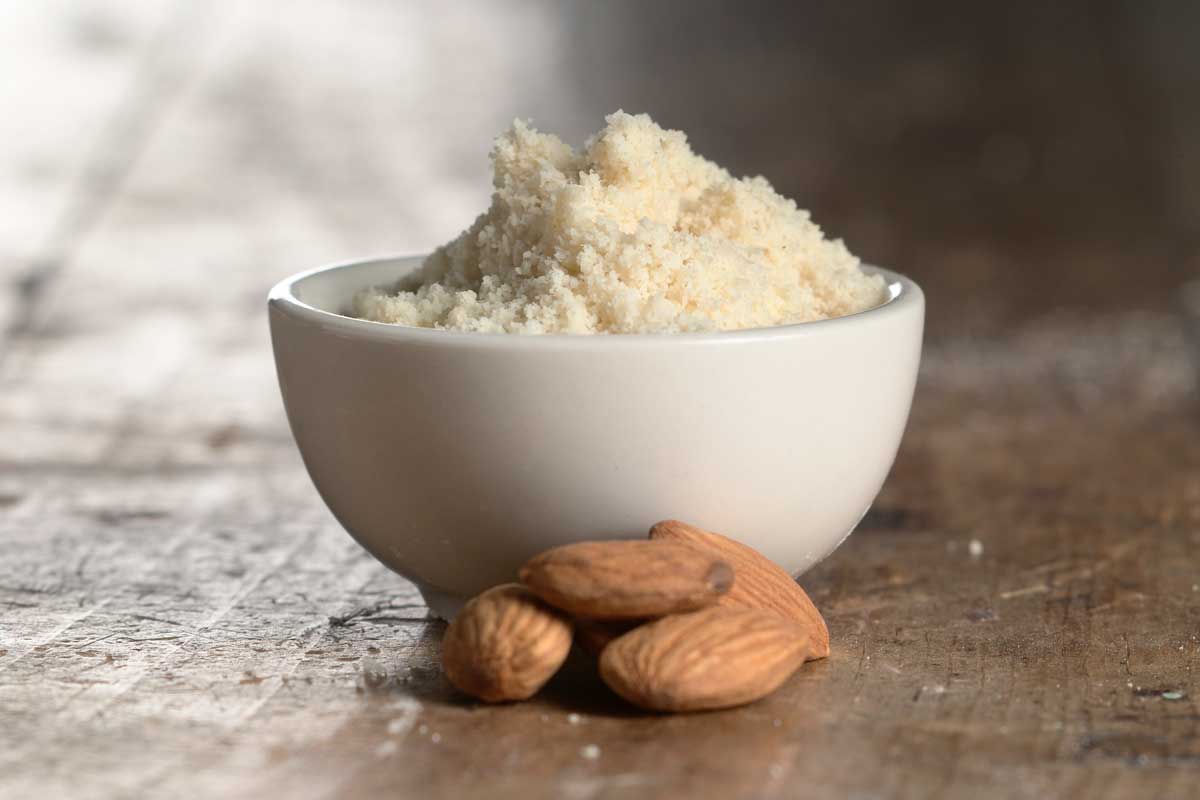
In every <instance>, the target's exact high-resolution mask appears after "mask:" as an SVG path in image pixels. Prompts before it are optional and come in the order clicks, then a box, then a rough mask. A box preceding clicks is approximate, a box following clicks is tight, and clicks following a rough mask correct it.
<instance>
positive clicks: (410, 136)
mask: <svg viewBox="0 0 1200 800" xmlns="http://www.w3.org/2000/svg"><path fill="white" fill-rule="evenodd" d="M1197 41H1200V6H1198V5H1197V4H1195V3H1190V2H1182V1H1181V2H1149V3H1147V2H1134V1H1133V0H1129V1H1127V2H1077V1H1075V2H1062V3H1049V4H1047V3H1032V2H1029V3H1026V2H1016V3H993V4H982V5H981V4H971V5H970V6H969V7H967V6H964V5H963V4H961V3H951V2H928V3H920V4H912V3H902V2H853V3H844V4H843V3H838V4H825V3H806V2H738V3H731V2H708V1H703V2H693V1H691V0H689V1H687V2H650V3H647V2H603V3H599V2H534V1H533V0H510V1H509V2H454V3H434V2H385V1H384V0H301V1H300V2H291V3H288V4H287V5H286V8H284V7H281V6H279V5H278V4H275V3H239V2H187V1H184V2H158V1H157V0H153V1H148V0H102V1H101V0H75V1H74V2H62V1H61V0H45V1H39V2H37V3H8V4H5V6H4V8H3V9H2V10H0V45H2V46H0V75H3V76H4V77H3V78H0V103H2V107H3V108H4V114H3V115H0V209H2V211H3V213H0V262H2V264H3V266H2V267H0V269H3V275H4V278H5V279H6V280H7V282H9V283H10V285H12V284H15V285H16V286H17V287H18V291H17V292H15V293H13V292H9V293H5V295H4V297H5V300H4V301H3V302H5V303H6V304H7V306H8V307H7V308H4V309H3V310H0V320H4V321H6V322H7V323H8V324H9V326H14V325H15V326H16V327H18V328H21V327H22V326H25V325H28V324H31V320H30V319H26V317H33V316H37V315H40V314H52V313H53V312H52V311H51V310H50V309H41V310H33V309H30V308H26V307H23V306H24V304H25V303H27V302H28V301H30V300H31V299H34V300H37V299H38V298H39V296H40V295H41V294H43V293H44V290H45V288H46V286H47V285H48V283H49V282H50V279H49V278H48V277H47V276H50V275H55V274H56V273H57V271H58V270H59V269H62V268H64V267H65V266H66V265H68V264H70V265H71V268H72V269H75V268H78V269H81V270H96V274H95V275H94V276H93V277H92V278H91V279H90V280H88V281H87V283H88V284H89V285H90V286H91V288H94V289H96V290H97V291H100V292H102V291H103V289H102V287H103V286H104V285H106V284H108V283H109V282H114V283H116V284H119V283H120V281H121V279H120V277H119V276H118V275H117V273H118V272H119V271H120V270H121V269H123V268H130V269H132V268H134V267H135V266H136V263H135V262H140V261H142V259H145V260H146V263H147V265H148V264H149V263H150V262H152V263H153V266H152V267H150V266H147V268H153V269H155V270H158V271H160V272H161V274H162V285H161V288H162V291H163V295H162V296H160V297H157V298H156V303H158V304H162V303H167V304H170V303H178V304H181V305H188V304H189V303H191V304H196V302H197V301H196V298H194V297H193V298H188V297H187V296H186V295H187V294H188V293H189V292H191V291H193V290H195V289H196V286H195V285H194V284H193V283H192V282H191V281H190V280H188V279H186V278H185V276H184V275H182V274H179V273H181V272H188V273H192V277H193V278H194V279H195V280H202V281H203V282H204V284H205V285H206V286H208V287H209V289H208V290H209V291H210V292H211V293H212V294H213V295H215V296H222V295H223V293H222V288H224V289H226V290H234V289H238V290H244V291H246V292H247V294H246V295H244V296H241V297H239V301H244V305H243V306H242V309H251V308H255V309H256V308H257V306H258V305H259V304H260V300H261V293H262V290H263V289H264V288H265V287H266V286H268V285H269V284H270V283H271V282H272V281H273V280H274V279H275V278H278V277H282V276H283V275H285V274H287V273H290V272H293V271H296V270H299V269H302V268H307V267H309V266H312V265H316V264H320V263H322V262H324V261H327V260H330V259H341V258H345V257H351V256H358V255H363V254H374V253H381V252H409V251H421V250H425V249H427V248H429V247H431V246H432V245H434V244H436V243H439V242H442V241H444V240H446V239H448V238H450V237H452V236H453V235H455V234H456V233H457V232H458V231H459V230H461V229H462V228H463V227H465V226H466V225H467V224H468V223H469V222H470V221H471V219H472V218H473V217H474V215H475V214H476V213H477V212H478V211H479V210H481V209H483V208H484V206H485V205H486V203H487V196H488V192H489V183H488V164H487V151H488V147H489V143H490V140H491V137H492V136H494V135H495V134H496V133H497V132H498V131H500V130H501V129H502V128H504V127H505V126H506V125H507V124H508V123H509V122H510V121H511V120H512V118H513V117H516V116H520V117H525V118H529V119H532V120H533V121H534V123H535V124H536V125H537V126H538V127H539V128H541V129H543V130H547V131H552V132H556V133H559V134H560V135H562V136H563V137H564V138H566V139H567V140H568V141H569V142H572V143H574V144H579V143H581V142H582V140H583V139H584V138H585V136H586V135H588V134H589V133H591V132H593V131H595V130H597V129H598V128H599V127H600V126H601V125H602V124H603V116H604V115H605V114H606V113H608V112H611V111H613V110H615V109H618V108H623V109H625V110H627V111H630V112H643V111H644V112H649V113H650V114H651V115H652V116H653V117H654V118H655V119H656V120H657V121H658V122H660V123H661V124H663V125H664V126H668V127H674V128H680V129H682V130H684V131H686V132H687V133H688V135H689V137H690V138H691V141H692V143H693V146H694V147H695V149H696V150H697V151H698V152H700V153H702V154H704V155H706V156H708V157H710V158H712V159H715V160H717V161H718V162H720V163H721V164H723V165H726V166H728V167H729V168H730V169H731V170H732V171H733V172H735V173H739V174H755V173H757V174H762V175H765V176H767V177H768V178H769V179H770V180H771V181H772V182H773V183H774V184H775V186H776V187H777V188H778V189H779V190H780V191H781V192H782V193H784V194H786V195H789V196H791V197H793V198H795V199H796V200H797V201H798V203H799V204H800V206H801V207H806V208H809V209H811V210H812V211H813V214H814V217H815V219H816V220H817V221H818V222H819V223H821V224H822V225H823V226H824V227H825V228H826V230H827V231H828V232H829V233H830V234H832V235H835V236H840V237H843V238H844V239H845V240H846V241H847V243H848V244H849V246H850V248H851V249H852V250H853V251H854V252H856V253H858V254H860V255H861V256H862V257H863V258H864V259H865V260H867V261H869V262H874V263H879V264H883V265H887V266H892V267H895V268H897V269H900V270H902V271H905V272H908V273H909V274H911V275H913V276H914V277H916V278H917V279H918V280H919V281H921V282H922V283H923V284H924V285H925V287H926V289H927V291H928V292H929V294H930V296H931V297H930V299H931V302H930V309H931V319H930V334H931V336H933V337H939V336H944V335H951V334H992V333H996V332H998V331H1001V330H1003V326H1004V325H1005V324H1007V323H1009V322H1012V321H1013V320H1014V319H1019V318H1026V317H1029V316H1030V315H1033V314H1039V313H1044V312H1047V311H1051V310H1054V309H1088V310H1103V309H1113V308H1140V307H1147V306H1155V305H1158V304H1162V303H1164V302H1169V301H1170V298H1171V296H1172V293H1173V292H1174V291H1175V290H1176V289H1178V288H1179V287H1180V286H1181V285H1182V284H1184V283H1185V281H1186V280H1187V279H1188V278H1190V277H1192V276H1194V275H1196V274H1197V273H1200V50H1198V49H1197V46H1196V43H1197ZM118 228H120V229H124V230H125V231H129V232H130V233H129V238H125V236H124V235H122V234H119V233H110V234H109V235H108V236H107V238H108V239H110V240H111V239H113V238H114V237H115V238H116V239H117V240H118V241H117V242H116V243H115V245H114V250H115V251H107V250H105V249H104V247H103V245H101V244H97V243H96V241H95V240H96V239H97V238H104V237H102V236H101V232H102V231H112V230H114V229H118ZM134 230H136V231H137V235H136V236H134V235H133V234H132V231H134ZM246 272H252V273H253V275H254V277H253V279H251V280H249V281H245V280H243V279H242V278H239V277H237V276H235V274H234V273H246ZM201 275H202V276H203V277H202V278H201ZM92 284H94V285H92ZM172 287H175V288H177V289H178V291H179V293H180V294H181V295H184V296H174V289H172ZM101 296H102V295H101ZM13 306H16V308H14V307H13ZM160 307H161V306H160ZM0 308H2V307H0ZM80 324H82V320H81V321H80Z"/></svg>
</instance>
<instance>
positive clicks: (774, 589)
mask: <svg viewBox="0 0 1200 800" xmlns="http://www.w3.org/2000/svg"><path fill="white" fill-rule="evenodd" d="M650 539H651V540H652V541H663V542H677V543H680V544H686V545H690V546H692V547H695V548H697V549H699V550H703V551H704V552H706V553H711V554H712V555H714V556H716V557H718V558H721V559H723V560H725V561H727V562H728V563H730V564H732V565H733V569H734V572H735V573H736V575H737V579H736V581H735V582H734V584H733V587H732V588H731V589H730V591H729V592H728V593H727V594H725V595H723V596H722V597H721V598H720V600H718V603H719V604H720V605H722V606H726V607H729V608H757V609H763V610H768V611H774V612H775V613H777V614H780V615H781V616H783V617H785V618H787V619H790V620H793V621H795V622H798V623H800V624H802V625H804V626H805V627H806V628H807V629H808V638H809V642H810V644H809V646H810V649H811V651H810V652H809V654H808V658H809V660H815V659H818V658H826V657H827V656H828V655H829V628H828V627H827V626H826V625H825V619H824V618H823V617H822V616H821V612H820V611H818V610H817V607H816V606H815V605H814V604H813V601H812V600H811V599H810V598H809V596H808V593H807V592H805V591H804V589H803V588H801V586H800V584H798V583H796V580H795V578H793V577H792V576H791V575H789V574H788V573H787V572H786V571H785V570H784V569H783V568H782V567H780V566H779V565H778V564H776V563H775V562H774V561H772V560H771V559H769V558H767V557H766V556H764V555H763V554H762V553H760V552H758V551H757V550H755V549H754V548H752V547H747V546H746V545H744V544H742V543H741V542H737V541H734V540H733V539H730V538H728V537H726V536H722V535H721V534H719V533H713V532H711V531H706V530H704V529H703V528H697V527H696V526H695V525H689V524H687V523H686V522H679V521H678V520H673V519H670V520H664V521H663V522H659V523H658V524H656V525H655V526H654V527H652V528H651V529H650Z"/></svg>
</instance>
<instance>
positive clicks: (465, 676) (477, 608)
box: [442, 583, 571, 703]
mask: <svg viewBox="0 0 1200 800" xmlns="http://www.w3.org/2000/svg"><path fill="white" fill-rule="evenodd" d="M570 649H571V623H570V621H569V620H568V619H567V618H566V617H565V616H564V615H563V614H562V613H561V612H559V611H557V610H555V609H553V608H551V607H549V606H547V605H546V604H545V603H543V602H542V601H541V600H540V599H539V598H538V597H537V595H535V594H534V593H533V592H531V591H529V589H527V588H525V587H524V586H521V585H519V584H516V583H507V584H504V585H502V586H496V587H494V588H492V589H488V590H487V591H486V592H484V593H483V594H481V595H479V596H478V597H476V598H474V599H473V600H471V601H470V602H468V603H467V604H466V606H464V607H463V610H462V611H461V612H459V614H458V616H457V617H455V618H454V621H453V622H451V623H450V627H449V628H447V629H446V635H445V637H444V638H443V639H442V669H443V670H444V671H445V673H446V677H447V678H448V679H449V680H450V682H451V683H452V684H454V685H455V686H456V687H458V688H459V689H461V690H462V691H464V692H466V693H467V694H469V695H472V696H474V697H478V698H479V699H480V700H486V701H487V702H489V703H499V702H503V701H505V700H524V699H526V698H527V697H531V696H533V695H534V694H535V693H536V692H537V690H538V689H540V688H542V686H543V685H544V684H545V683H546V681H548V680H550V678H551V676H553V675H554V673H555V672H557V671H558V668H559V667H560V666H562V663H563V661H564V660H565V659H566V657H567V653H568V652H569V651H570Z"/></svg>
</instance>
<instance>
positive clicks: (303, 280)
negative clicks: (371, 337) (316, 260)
mask: <svg viewBox="0 0 1200 800" xmlns="http://www.w3.org/2000/svg"><path fill="white" fill-rule="evenodd" d="M424 260H425V257H424V256H403V257H390V258H378V259H371V260H367V261H354V262H349V263H345V264H338V265H334V266H330V267H322V268H319V269H315V270H312V271H310V272H306V273H302V274H300V275H297V276H295V277H293V278H290V279H288V280H285V281H283V282H282V283H280V284H279V285H278V286H276V287H275V289H274V290H273V291H272V292H271V297H272V298H273V299H282V300H286V301H292V302H298V303H300V304H301V305H303V306H308V307H309V308H312V309H314V310H316V311H320V312H324V313H326V314H335V315H337V316H339V317H344V318H346V319H348V320H353V321H354V323H357V324H359V325H367V326H371V327H376V326H379V327H386V328H397V327H403V326H394V325H382V324H380V323H373V322H369V321H367V320H358V319H355V318H353V317H351V316H350V306H351V303H352V302H353V299H354V295H355V294H357V293H358V292H360V291H362V290H363V289H366V288H368V287H372V286H389V285H392V284H395V283H396V282H397V281H398V280H399V279H400V278H402V277H403V276H405V275H407V274H409V273H411V272H412V271H414V270H416V269H418V268H419V267H420V266H421V263H422V262H423V261H424ZM863 269H864V270H865V271H866V272H868V273H874V274H878V275H882V276H883V277H884V279H885V280H886V281H887V298H886V299H885V300H884V301H883V302H882V303H880V304H879V305H878V306H875V307H873V308H869V309H867V310H865V311H860V312H857V313H855V314H847V315H845V316H842V317H833V318H831V319H826V320H817V321H815V322H801V323H795V324H793V325H780V326H776V327H773V328H751V329H744V330H739V331H722V332H718V333H684V334H673V335H672V336H671V337H670V338H672V339H693V338H697V337H699V338H707V337H711V336H722V337H727V336H730V335H731V334H733V335H742V336H744V335H747V334H751V335H753V334H755V333H763V332H767V331H775V332H782V331H786V330H792V331H796V330H799V329H812V328H814V327H817V326H825V325H829V324H831V323H837V322H838V321H839V320H846V319H850V318H853V317H858V316H861V315H863V314H876V313H878V312H879V311H882V310H886V309H889V308H892V307H895V306H897V305H900V304H902V302H903V301H911V300H915V299H916V297H917V296H919V295H920V293H921V290H920V289H919V288H918V287H917V285H916V284H915V283H913V282H912V281H910V280H908V279H907V278H905V277H904V276H903V275H900V274H899V273H896V272H892V271H890V270H886V269H880V268H879V267H874V266H870V265H867V264H864V265H863ZM410 330H411V329H410ZM442 333H446V332H444V331H443V332H442ZM468 335H471V336H476V334H468ZM644 336H645V337H647V338H652V339H661V338H662V337H661V336H660V335H657V334H646V335H644ZM519 338H537V339H550V338H557V336H555V335H554V334H546V335H543V336H539V337H519ZM569 338H572V339H579V338H580V337H577V336H573V337H569ZM582 338H584V339H587V338H591V337H582ZM603 338H608V337H603ZM620 338H621V339H635V338H643V335H638V334H626V335H623V336H621V337H620Z"/></svg>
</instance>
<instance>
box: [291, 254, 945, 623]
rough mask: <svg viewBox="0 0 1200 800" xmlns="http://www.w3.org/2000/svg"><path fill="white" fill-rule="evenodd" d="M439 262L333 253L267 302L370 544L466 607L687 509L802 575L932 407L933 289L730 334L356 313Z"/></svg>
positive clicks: (342, 502)
mask: <svg viewBox="0 0 1200 800" xmlns="http://www.w3.org/2000/svg"><path fill="white" fill-rule="evenodd" d="M420 261H421V259H420V258H398V259H380V260H373V261H362V262H357V263H350V264H341V265H338V266H332V267H327V268H324V269H318V270H314V271H312V272H306V273H303V274H301V275H296V276H294V277H292V278H289V279H287V280H285V281H283V282H282V283H280V284H279V285H277V286H276V287H275V288H274V289H273V290H272V291H271V295H270V299H269V309H270V321H271V338H272V341H273V343H274V349H275V364H276V368H277V370H278V373H279V384H280V388H281V390H282V392H283V401H284V405H285V406H286V407H287V415H288V420H289V421H290V423H291V427H292V433H293V434H294V435H295V437H296V442H297V444H298V445H299V446H300V452H301V454H302V456H303V457H304V463H305V465H306V466H307V467H308V472H309V474H310V475H311V476H312V480H313V483H314V484H316V487H317V490H318V491H319V492H320V493H321V497H323V498H324V500H325V502H326V503H327V504H328V506H329V508H330V509H331V510H332V511H333V513H334V515H335V516H336V517H337V519H338V520H339V521H340V522H341V524H342V525H343V526H344V527H345V528H346V530H348V531H349V532H350V534H351V535H352V536H354V538H355V539H357V540H358V541H359V542H360V543H361V544H362V545H363V547H365V548H366V549H367V550H369V551H370V552H371V553H372V554H373V555H374V556H375V557H376V558H378V559H379V560H380V561H382V562H383V563H384V564H386V565H387V566H389V567H391V568H392V569H394V570H396V571H397V572H399V573H400V574H401V575H404V576H405V577H407V578H409V579H410V580H412V581H414V582H416V584H417V585H418V586H419V587H420V589H421V592H422V593H423V594H424V596H425V598H426V600H427V601H428V603H429V605H430V607H431V608H432V609H433V610H434V612H435V613H437V614H440V615H442V616H452V615H453V614H454V613H455V611H456V609H457V607H458V605H459V604H460V603H461V602H462V601H463V600H464V599H465V598H467V597H469V596H471V595H473V594H475V593H477V592H479V591H481V590H483V589H485V588H487V587H488V586H492V585H494V584H497V583H501V582H504V581H509V580H512V579H513V578H514V576H515V574H516V570H517V568H518V566H519V565H520V564H521V563H522V562H523V561H524V560H525V559H527V558H528V557H529V556H531V555H533V554H534V553H537V552H539V551H541V550H544V549H546V548H548V547H552V546H555V545H560V544H565V543H567V542H572V541H577V540H581V539H600V538H617V537H640V536H644V535H645V534H646V530H647V529H648V528H649V527H650V525H651V524H652V523H654V522H656V521H658V520H661V519H666V518H677V519H682V520H685V521H687V522H692V523H694V524H697V525H700V526H702V527H705V528H709V529H711V530H716V531H720V532H722V533H725V534H727V535H730V536H733V537H735V538H737V539H740V540H742V541H744V542H746V543H747V544H749V545H751V546H752V547H755V548H757V549H758V550H760V551H762V552H763V553H765V554H766V555H767V556H769V557H770V558H772V559H774V560H775V561H776V562H778V563H779V564H781V565H783V567H784V568H786V569H787V570H789V571H791V572H792V573H794V574H799V573H801V572H804V571H805V570H806V569H808V568H809V567H811V566H812V565H813V564H815V563H817V562H818V561H820V560H821V559H822V558H824V557H825V556H826V555H828V554H829V553H830V552H832V551H833V550H834V548H836V547H837V546H838V544H840V543H841V542H842V540H843V539H845V538H846V536H847V535H848V534H849V533H850V531H852V530H853V529H854V526H855V525H856V524H857V523H858V521H859V519H861V518H862V516H863V514H864V513H866V510H867V509H868V508H869V507H870V505H871V502H872V501H873V500H874V498H875V495H876V494H877V493H878V492H879V488H880V486H881V485H882V484H883V480H884V478H885V477H886V476H887V473H888V470H889V469H890V468H891V465H892V461H893V459H894V458H895V455H896V448H897V447H898V446H899V443H900V437H901V434H902V433H903V431H904V425H905V422H906V420H907V418H908V411H909V406H910V404H911V402H912V395H913V386H914V383H915V381H916V376H917V364H918V361H919V359H920V353H921V334H922V327H923V323H924V306H925V301H924V297H923V295H922V293H921V289H920V288H919V287H918V286H917V285H916V284H915V283H913V282H912V281H910V280H908V279H907V278H905V277H903V276H901V275H897V274H896V273H893V272H888V271H885V270H878V272H879V273H880V274H882V275H883V276H884V277H885V278H886V279H887V281H888V288H889V293H890V300H889V301H888V302H886V303H885V304H883V305H881V306H879V307H878V308H875V309H872V310H870V311H865V312H862V313H860V314H854V315H851V316H847V317H841V318H838V319H832V320H825V321H821V322H809V323H803V324H799V325H788V326H781V327H776V328H762V329H756V330H746V331H735V332H729V333H713V334H682V335H662V334H657V335H653V334H652V335H636V336H628V335H619V336H617V335H613V336H564V335H549V336H519V335H508V334H481V333H460V332H452V331H439V330H430V329H424V328H411V327H401V326H396V325H385V324H381V323H377V322H368V321H365V320H360V319H354V318H351V317H347V316H343V313H344V312H345V311H346V309H347V308H348V306H349V304H350V301H351V298H352V297H353V295H354V294H355V293H356V292H357V291H358V290H360V289H363V288H365V287H367V286H375V285H380V284H386V283H391V282H393V281H395V280H396V279H397V278H398V277H399V276H400V275H401V274H403V273H405V272H407V271H409V270H411V269H414V268H415V267H416V266H417V265H418V264H419V263H420Z"/></svg>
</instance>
